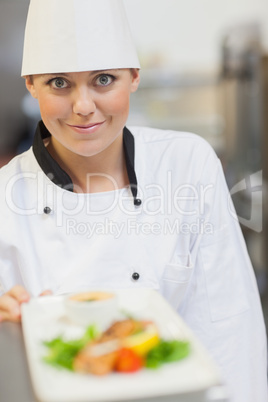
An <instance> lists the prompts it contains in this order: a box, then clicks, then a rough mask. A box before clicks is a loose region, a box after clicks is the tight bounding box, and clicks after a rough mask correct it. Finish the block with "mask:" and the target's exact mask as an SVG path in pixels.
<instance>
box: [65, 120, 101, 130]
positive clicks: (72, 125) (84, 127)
mask: <svg viewBox="0 0 268 402" xmlns="http://www.w3.org/2000/svg"><path fill="white" fill-rule="evenodd" d="M103 123H104V121H101V122H98V123H90V124H86V125H80V124H79V125H78V124H68V126H69V127H73V128H78V129H82V130H86V129H90V128H93V127H97V126H100V125H101V124H103Z"/></svg>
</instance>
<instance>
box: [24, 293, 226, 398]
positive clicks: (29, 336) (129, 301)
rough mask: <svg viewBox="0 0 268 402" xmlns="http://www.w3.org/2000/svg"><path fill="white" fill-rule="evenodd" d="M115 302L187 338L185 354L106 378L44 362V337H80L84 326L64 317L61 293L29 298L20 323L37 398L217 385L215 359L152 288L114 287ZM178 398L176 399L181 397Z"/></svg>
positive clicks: (177, 391)
mask: <svg viewBox="0 0 268 402" xmlns="http://www.w3.org/2000/svg"><path fill="white" fill-rule="evenodd" d="M114 293H116V294H117V295H118V298H119V306H120V308H122V309H123V310H124V311H126V312H128V313H130V314H132V315H133V316H134V317H135V318H138V319H148V320H152V321H154V322H155V323H156V325H157V326H158V328H159V332H160V336H161V337H162V338H165V339H187V340H189V341H190V344H191V354H190V355H189V357H187V358H185V359H183V360H181V361H179V362H175V363H169V364H166V365H163V366H162V367H161V368H159V369H157V370H148V369H143V370H141V371H139V372H137V373H134V374H119V373H112V374H109V375H107V376H105V377H97V376H93V375H90V374H78V373H73V372H69V371H67V370H64V369H57V368H54V367H52V366H49V365H47V364H45V363H44V362H43V361H42V356H44V355H45V354H46V351H47V350H46V348H45V347H44V345H43V341H44V340H49V339H52V338H54V337H56V336H58V335H63V336H64V337H66V338H79V337H80V336H82V334H83V333H84V330H85V328H83V327H79V326H77V325H73V324H72V323H71V322H70V321H68V319H67V318H66V316H65V310H64V297H63V296H48V297H40V298H37V299H31V300H30V302H29V303H25V304H23V306H22V326H23V333H24V340H25V345H26V352H27V357H28V362H29V368H30V375H31V379H32V383H33V388H34V391H35V394H36V396H37V399H38V400H39V401H42V402H86V401H88V402H91V401H92V402H93V401H94V402H95V401H96V402H99V401H102V402H104V401H123V400H130V399H141V398H143V399H145V398H149V397H160V396H164V395H182V394H184V395H186V394H191V393H193V394H194V393H196V392H199V391H204V390H207V389H209V388H211V387H213V386H216V385H218V384H220V382H221V381H220V376H219V373H218V370H217V368H216V367H215V365H214V362H213V361H212V360H211V358H210V356H209V355H208V353H207V352H206V351H205V349H204V348H203V346H202V345H201V344H200V343H199V341H198V340H197V339H196V338H195V336H194V335H193V333H192V332H191V331H190V329H189V328H188V327H187V326H186V325H185V323H184V322H183V320H182V319H181V318H180V317H179V316H178V315H177V313H176V312H175V311H174V310H173V309H172V308H171V307H170V306H169V304H168V303H167V302H166V301H165V300H164V299H163V298H162V296H161V295H160V294H158V293H157V292H156V291H154V290H148V289H140V290H130V289H127V290H116V291H114ZM179 400H180V399H178V401H179Z"/></svg>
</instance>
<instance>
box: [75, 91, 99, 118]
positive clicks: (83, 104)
mask: <svg viewBox="0 0 268 402" xmlns="http://www.w3.org/2000/svg"><path fill="white" fill-rule="evenodd" d="M95 110H96V104H95V102H94V99H93V96H92V93H91V92H90V90H89V89H88V88H87V87H83V88H78V89H77V91H76V92H75V95H74V101H73V112H74V113H75V114H79V115H82V116H87V115H89V114H91V113H94V112H95Z"/></svg>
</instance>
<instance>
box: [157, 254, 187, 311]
mask: <svg viewBox="0 0 268 402" xmlns="http://www.w3.org/2000/svg"><path fill="white" fill-rule="evenodd" d="M179 259H181V260H182V263H169V264H167V265H166V266H165V268H164V273H163V276H162V279H161V281H160V289H161V293H162V295H163V296H164V297H165V299H166V300H167V301H168V302H169V303H170V304H171V305H172V307H173V308H175V309H177V308H178V307H179V305H180V302H181V301H182V299H183V296H184V295H185V292H186V289H187V287H188V284H189V281H190V278H191V276H192V272H193V264H192V262H191V257H190V256H187V257H184V258H183V257H180V258H179Z"/></svg>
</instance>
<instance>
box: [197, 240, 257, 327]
mask: <svg viewBox="0 0 268 402" xmlns="http://www.w3.org/2000/svg"><path fill="white" fill-rule="evenodd" d="M201 255H202V262H203V268H204V274H205V283H206V293H207V298H208V303H209V310H210V316H211V320H212V321H218V320H222V319H225V318H229V317H232V316H234V315H237V314H240V313H243V312H244V311H246V310H248V308H249V302H248V298H247V293H246V292H247V291H250V287H249V286H248V285H247V276H248V272H247V270H248V266H247V262H246V261H245V259H244V258H242V256H241V253H240V251H239V248H236V247H235V245H233V246H230V244H229V242H228V239H225V238H222V239H219V240H218V241H217V242H215V243H213V244H210V245H209V246H205V247H201Z"/></svg>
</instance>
